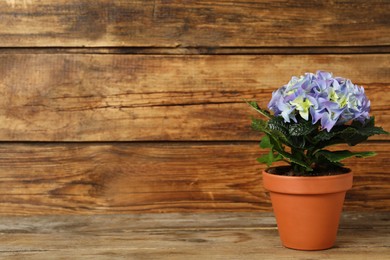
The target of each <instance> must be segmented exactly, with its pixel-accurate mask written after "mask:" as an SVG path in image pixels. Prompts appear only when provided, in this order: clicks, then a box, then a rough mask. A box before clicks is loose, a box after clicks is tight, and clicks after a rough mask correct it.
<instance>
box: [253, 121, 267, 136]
mask: <svg viewBox="0 0 390 260" xmlns="http://www.w3.org/2000/svg"><path fill="white" fill-rule="evenodd" d="M251 127H252V129H253V130H256V131H259V132H263V133H265V132H267V130H268V128H267V122H266V121H264V120H262V119H257V118H252V124H251Z"/></svg>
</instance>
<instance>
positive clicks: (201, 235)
mask: <svg viewBox="0 0 390 260" xmlns="http://www.w3.org/2000/svg"><path fill="white" fill-rule="evenodd" d="M388 222H389V213H388V212H384V213H375V214H374V213H369V214H367V213H364V214H362V213H344V214H343V215H342V218H341V223H340V229H339V233H338V237H337V241H336V246H335V247H334V248H332V249H330V250H324V251H315V252H305V251H297V250H288V249H285V248H283V247H282V246H281V245H280V241H279V237H278V233H277V228H276V223H275V219H274V217H273V216H272V215H271V214H269V213H219V214H193V213H192V214H139V215H134V214H133V215H108V216H107V215H106V216H102V215H95V216H40V217H1V224H0V233H1V234H2V243H1V244H0V257H1V258H6V259H21V258H28V259H53V258H56V259H69V258H79V259H80V258H82V259H120V258H126V259H184V258H185V259H314V260H318V259H329V258H330V259H340V260H342V259H344V260H346V259H351V258H353V259H367V258H372V257H375V259H385V258H386V255H389V254H390V248H389V243H390V239H389V237H390V236H389V234H390V230H389V223H388ZM200 249H201V250H200Z"/></svg>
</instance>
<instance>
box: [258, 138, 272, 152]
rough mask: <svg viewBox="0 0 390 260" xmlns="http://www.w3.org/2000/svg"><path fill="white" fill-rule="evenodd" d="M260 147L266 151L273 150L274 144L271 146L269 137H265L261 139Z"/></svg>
mask: <svg viewBox="0 0 390 260" xmlns="http://www.w3.org/2000/svg"><path fill="white" fill-rule="evenodd" d="M260 147H261V148H264V149H265V148H272V144H271V141H270V139H269V136H268V135H265V136H264V137H263V138H262V139H261V142H260Z"/></svg>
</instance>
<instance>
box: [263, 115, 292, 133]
mask: <svg viewBox="0 0 390 260" xmlns="http://www.w3.org/2000/svg"><path fill="white" fill-rule="evenodd" d="M268 128H269V129H271V130H274V131H278V132H280V133H282V134H283V135H284V136H287V135H288V134H289V133H288V124H287V123H285V122H284V119H283V117H281V116H275V117H273V118H271V119H270V120H268Z"/></svg>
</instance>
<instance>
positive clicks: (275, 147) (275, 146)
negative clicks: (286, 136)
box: [270, 137, 313, 171]
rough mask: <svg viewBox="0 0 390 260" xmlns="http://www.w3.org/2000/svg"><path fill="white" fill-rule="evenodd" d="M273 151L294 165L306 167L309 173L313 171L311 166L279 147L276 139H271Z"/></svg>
mask: <svg viewBox="0 0 390 260" xmlns="http://www.w3.org/2000/svg"><path fill="white" fill-rule="evenodd" d="M270 141H271V144H272V146H273V147H272V149H273V150H275V151H276V152H277V153H278V154H280V155H281V156H282V157H283V158H286V159H287V160H289V161H290V162H292V163H295V164H298V165H300V166H302V167H304V168H305V169H306V170H307V171H312V170H313V169H312V168H311V167H310V165H308V164H306V163H305V162H304V161H301V160H299V159H298V158H296V157H295V156H294V155H292V154H290V153H288V152H286V151H285V150H284V149H283V147H281V146H280V145H278V143H277V141H276V140H275V139H274V138H272V137H271V138H270Z"/></svg>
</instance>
